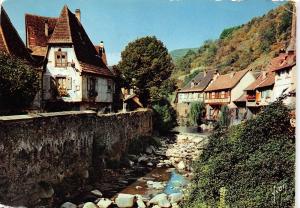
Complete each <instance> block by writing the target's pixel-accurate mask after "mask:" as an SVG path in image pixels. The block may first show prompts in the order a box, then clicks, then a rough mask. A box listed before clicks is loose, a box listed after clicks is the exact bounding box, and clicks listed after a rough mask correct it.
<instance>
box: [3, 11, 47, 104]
mask: <svg viewBox="0 0 300 208" xmlns="http://www.w3.org/2000/svg"><path fill="white" fill-rule="evenodd" d="M0 52H1V53H5V54H8V55H10V56H14V57H16V58H19V59H22V60H24V61H25V62H26V63H27V64H29V65H31V66H32V68H33V70H36V71H37V72H38V74H39V75H40V78H41V77H42V70H41V69H42V62H38V61H37V60H36V59H34V58H33V57H32V56H31V54H30V53H29V51H28V50H27V48H26V46H25V44H24V43H23V41H22V39H21V38H20V36H19V34H18V32H17V30H16V29H15V27H14V26H13V24H12V23H11V21H10V19H9V17H8V15H7V13H6V11H5V10H4V8H3V7H1V21H0ZM40 85H41V82H40ZM40 108H41V93H40V92H38V93H37V95H36V97H35V99H34V101H33V103H32V105H31V106H30V107H29V109H28V110H40Z"/></svg>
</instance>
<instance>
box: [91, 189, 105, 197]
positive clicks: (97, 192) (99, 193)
mask: <svg viewBox="0 0 300 208" xmlns="http://www.w3.org/2000/svg"><path fill="white" fill-rule="evenodd" d="M91 193H92V194H94V195H95V196H98V197H102V196H103V194H102V193H101V191H99V190H97V189H95V190H93V191H91Z"/></svg>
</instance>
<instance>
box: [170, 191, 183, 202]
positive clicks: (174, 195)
mask: <svg viewBox="0 0 300 208" xmlns="http://www.w3.org/2000/svg"><path fill="white" fill-rule="evenodd" d="M182 199H183V194H182V193H172V194H170V195H169V200H170V202H171V203H178V202H180V201H182Z"/></svg>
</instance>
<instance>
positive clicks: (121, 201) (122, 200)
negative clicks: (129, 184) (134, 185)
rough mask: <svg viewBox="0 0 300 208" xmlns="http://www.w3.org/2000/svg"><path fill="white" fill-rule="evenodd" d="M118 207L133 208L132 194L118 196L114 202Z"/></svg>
mask: <svg viewBox="0 0 300 208" xmlns="http://www.w3.org/2000/svg"><path fill="white" fill-rule="evenodd" d="M115 203H116V204H117V206H118V207H121V208H126V207H133V203H134V195H132V194H119V195H118V197H117V198H116V200H115Z"/></svg>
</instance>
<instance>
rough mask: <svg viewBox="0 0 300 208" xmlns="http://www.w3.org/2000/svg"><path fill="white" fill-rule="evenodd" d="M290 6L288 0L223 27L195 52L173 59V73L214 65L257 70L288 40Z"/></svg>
mask: <svg viewBox="0 0 300 208" xmlns="http://www.w3.org/2000/svg"><path fill="white" fill-rule="evenodd" d="M292 7H293V4H292V3H291V2H288V3H286V4H284V5H282V6H279V7H277V8H275V9H273V10H271V11H269V12H268V13H267V14H265V15H263V16H262V17H255V18H253V19H252V20H251V21H249V22H248V23H246V24H243V25H239V26H236V27H232V28H226V29H224V30H223V32H222V33H221V34H220V37H219V39H217V40H207V41H205V42H204V44H203V45H202V46H200V47H199V49H198V50H197V51H196V52H195V51H189V52H187V53H186V54H185V55H184V56H183V57H181V58H179V59H177V60H175V65H176V71H175V72H174V73H173V77H174V78H177V77H179V76H181V77H182V75H188V74H190V71H191V70H192V69H194V68H200V69H202V70H203V69H205V68H215V69H218V70H219V71H220V73H226V72H228V71H230V70H234V71H239V70H242V69H246V68H249V69H253V70H261V69H262V68H264V67H265V66H266V65H267V64H268V62H269V60H270V59H271V58H273V57H274V56H276V55H277V54H278V52H279V50H280V49H285V48H286V47H287V45H288V43H289V40H290V34H291V25H292V13H291V12H290V11H292V10H293V9H292ZM194 74H195V73H194Z"/></svg>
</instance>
